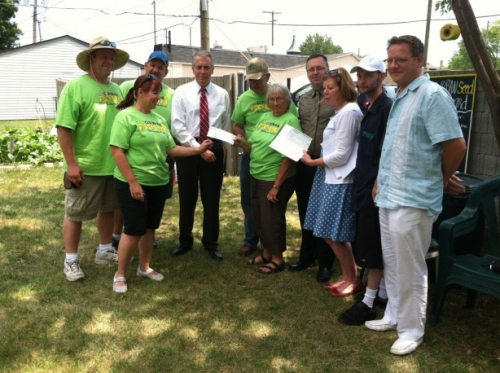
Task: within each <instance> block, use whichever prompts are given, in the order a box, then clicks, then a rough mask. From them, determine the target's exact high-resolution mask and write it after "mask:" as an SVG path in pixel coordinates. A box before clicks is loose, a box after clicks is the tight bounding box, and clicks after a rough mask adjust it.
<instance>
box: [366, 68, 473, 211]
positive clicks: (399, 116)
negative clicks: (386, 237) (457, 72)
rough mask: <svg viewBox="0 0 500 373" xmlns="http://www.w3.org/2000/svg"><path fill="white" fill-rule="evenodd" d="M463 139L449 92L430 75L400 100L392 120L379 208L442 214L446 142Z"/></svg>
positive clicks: (382, 160)
mask: <svg viewBox="0 0 500 373" xmlns="http://www.w3.org/2000/svg"><path fill="white" fill-rule="evenodd" d="M461 137H463V135H462V131H461V129H460V124H459V123H458V116H457V111H456V108H455V106H454V103H453V100H452V98H451V96H450V94H449V93H448V92H447V91H446V90H445V89H444V88H442V87H441V86H439V85H438V84H436V83H434V82H431V81H430V79H429V75H427V74H425V75H422V76H420V77H419V78H417V79H415V80H414V81H413V82H411V83H410V85H409V86H408V87H406V88H405V89H404V90H403V91H402V92H401V94H400V95H399V96H398V97H397V99H396V101H395V102H394V105H393V106H392V110H391V112H390V114H389V119H388V122H387V130H386V135H385V140H384V146H383V148H382V156H381V158H380V165H379V173H378V191H377V197H376V199H375V201H376V203H377V206H379V207H381V208H387V209H397V208H400V207H414V208H418V209H423V210H426V211H427V215H428V216H435V215H438V214H439V213H440V212H441V209H442V198H443V172H442V155H443V147H442V145H441V143H442V142H443V141H447V140H451V139H456V138H461Z"/></svg>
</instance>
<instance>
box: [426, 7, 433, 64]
mask: <svg viewBox="0 0 500 373" xmlns="http://www.w3.org/2000/svg"><path fill="white" fill-rule="evenodd" d="M431 13H432V0H429V3H428V6H427V23H426V25H425V48H424V71H425V70H427V54H428V53H429V32H430V29H431Z"/></svg>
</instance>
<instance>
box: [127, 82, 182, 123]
mask: <svg viewBox="0 0 500 373" xmlns="http://www.w3.org/2000/svg"><path fill="white" fill-rule="evenodd" d="M134 83H135V80H128V81H126V82H123V83H122V84H121V85H120V89H121V91H122V94H123V97H125V96H127V93H128V91H130V88H132V87H133V86H134ZM173 96H174V90H173V89H172V88H170V87H169V86H168V85H166V84H165V83H162V86H161V92H160V99H159V100H158V103H157V104H156V108H154V109H153V111H154V112H155V113H158V114H160V115H161V116H162V117H163V118H165V120H166V121H167V125H168V129H169V130H170V129H171V127H170V124H171V122H172V97H173Z"/></svg>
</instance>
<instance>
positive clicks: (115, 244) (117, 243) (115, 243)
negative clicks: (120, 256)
mask: <svg viewBox="0 0 500 373" xmlns="http://www.w3.org/2000/svg"><path fill="white" fill-rule="evenodd" d="M119 244H120V240H116V239H114V238H113V239H112V241H111V246H113V247H114V248H115V250H118V245H119Z"/></svg>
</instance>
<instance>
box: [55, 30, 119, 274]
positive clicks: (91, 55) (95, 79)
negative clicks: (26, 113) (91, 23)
mask: <svg viewBox="0 0 500 373" xmlns="http://www.w3.org/2000/svg"><path fill="white" fill-rule="evenodd" d="M128 59H129V55H128V53H126V52H125V51H122V50H120V49H117V48H116V45H115V43H113V42H111V41H109V40H108V39H107V38H105V37H98V38H96V39H94V40H92V41H91V42H90V44H89V48H88V49H86V50H84V51H83V52H80V53H79V54H78V56H77V58H76V63H77V65H78V67H79V68H80V69H82V70H83V71H85V72H86V73H87V74H85V75H82V76H80V77H78V78H76V79H73V80H72V81H70V82H69V83H67V84H66V85H65V87H64V89H63V91H62V93H61V97H60V98H59V105H58V111H57V116H56V126H57V136H58V140H59V144H60V146H61V150H62V152H63V155H64V170H65V174H64V175H65V180H64V181H65V187H66V189H67V190H66V196H65V200H64V205H65V214H64V221H63V240H64V246H65V249H66V260H65V261H64V274H65V275H66V279H67V280H68V281H77V280H79V279H81V278H83V277H84V273H83V271H82V269H81V268H80V261H79V258H78V244H79V242H80V236H81V231H82V221H84V220H90V219H94V218H96V217H97V230H98V232H99V240H100V244H99V247H98V249H97V251H96V254H95V263H96V264H107V263H116V262H117V260H118V259H117V253H116V250H115V249H114V248H113V247H112V244H111V243H112V238H111V237H112V232H113V213H114V211H115V210H116V209H118V203H117V200H116V196H115V192H114V187H113V170H114V168H115V162H114V160H113V157H112V156H111V152H110V150H109V137H110V131H111V126H112V124H113V120H114V118H115V116H116V114H117V113H118V110H117V109H116V105H117V104H118V103H119V102H120V101H121V100H122V94H121V91H120V87H118V85H117V84H115V83H112V82H110V81H109V75H110V74H111V72H112V71H114V70H116V69H119V68H121V67H123V66H124V65H125V64H126V63H127V61H128Z"/></svg>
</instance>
